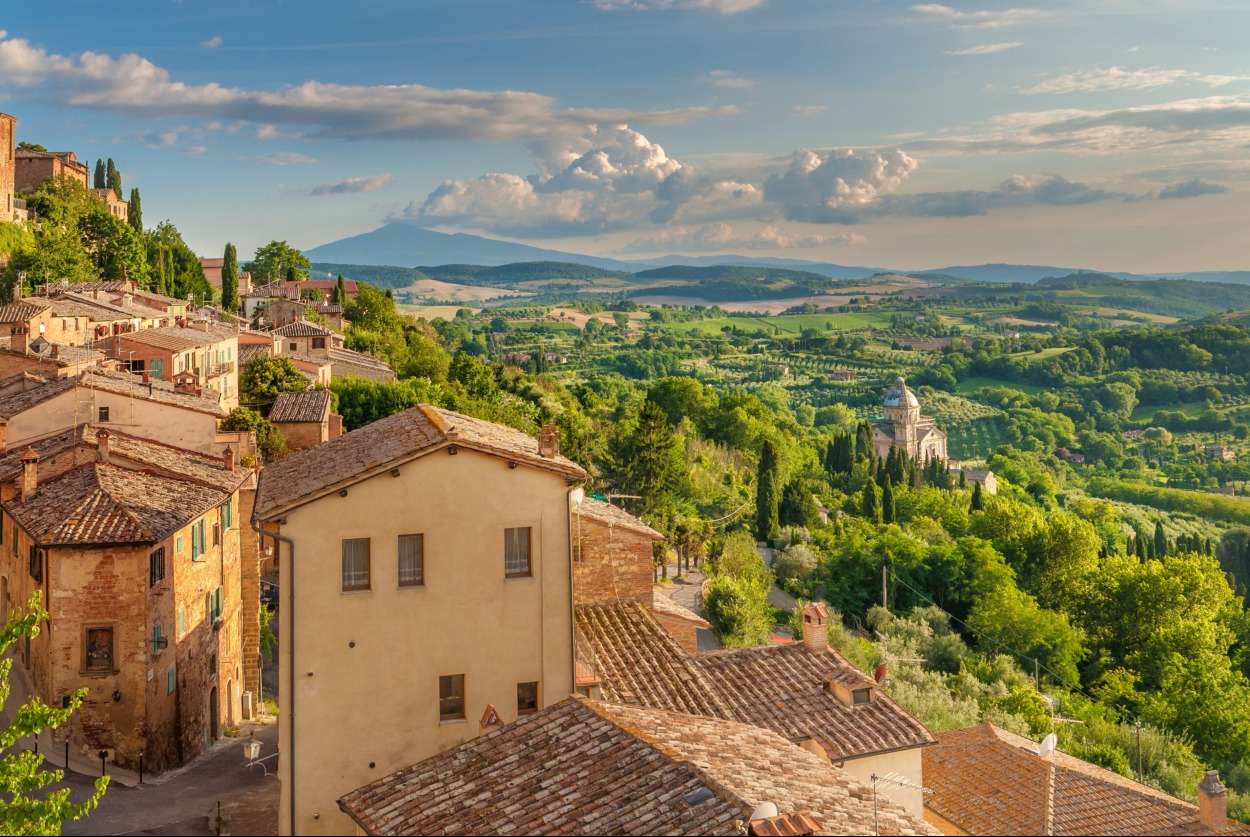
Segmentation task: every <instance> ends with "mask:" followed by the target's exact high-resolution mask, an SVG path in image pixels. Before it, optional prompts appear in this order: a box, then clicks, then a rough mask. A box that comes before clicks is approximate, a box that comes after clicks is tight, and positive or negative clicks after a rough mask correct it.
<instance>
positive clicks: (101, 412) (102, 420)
mask: <svg viewBox="0 0 1250 837" xmlns="http://www.w3.org/2000/svg"><path fill="white" fill-rule="evenodd" d="M96 419H97V423H98V424H108V423H109V408H108V407H98V408H97V412H96Z"/></svg>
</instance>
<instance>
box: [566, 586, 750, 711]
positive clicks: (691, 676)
mask: <svg viewBox="0 0 1250 837" xmlns="http://www.w3.org/2000/svg"><path fill="white" fill-rule="evenodd" d="M573 613H574V616H573V623H574V626H575V627H576V629H577V632H578V633H579V634H580V635H581V637H582V638H583V639H584V640H585V641H586V642H587V643H589V645H590V648H591V650H592V652H593V655H594V656H593V659H591V660H587V661H583V662H588V663H589V664H590V665H591V666H592V667H593V669H594V674H595V676H596V678H598V679H599V680H600V681H601V688H602V689H603V696H604V698H605V699H607V700H610V701H613V702H615V703H623V704H627V705H629V706H645V707H650V708H652V709H671V710H674V711H677V712H685V713H687V714H689V715H710V716H713V717H717V718H732V717H734V716H733V712H732V710H731V709H730V708H729V706H728V705H727V704H726V703H725V702H724V701H723V700H722V699H721V697H720V695H718V694H717V691H716V688H715V687H714V686H713V684H712V683H710V682H709V680H708V678H707V677H706V676H705V675H704V674H703V672H701V671H700V670H699V667H698V666H697V665H695V664H694V663H693V661H692V660H691V659H690V655H689V654H687V653H686V652H685V651H684V650H682V648H681V646H680V645H678V644H677V641H676V640H675V639H673V637H672V636H670V635H669V633H668V631H666V630H664V627H663V626H662V625H660V623H658V622H656V621H655V617H653V616H652V615H651V613H650V612H649V611H648V610H647V608H646V606H645V605H642V604H640V603H638V602H619V603H615V604H587V605H578V606H577V607H575V608H574V611H573Z"/></svg>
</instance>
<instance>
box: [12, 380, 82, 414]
mask: <svg viewBox="0 0 1250 837" xmlns="http://www.w3.org/2000/svg"><path fill="white" fill-rule="evenodd" d="M77 385H78V378H77V377H73V378H56V379H55V380H51V381H48V383H46V384H44V385H43V386H41V387H36V388H35V389H28V390H26V391H25V392H15V393H13V394H12V395H6V396H4V397H3V398H0V418H5V419H9V418H13V416H15V415H17V414H19V413H24V412H26V411H27V410H29V409H30V408H31V407H34V406H35V405H37V404H42V403H43V402H44V401H47V400H48V399H49V398H53V397H55V396H57V395H60V394H61V393H63V392H68V391H69V390H72V389H73V388H74V387H75V386H77Z"/></svg>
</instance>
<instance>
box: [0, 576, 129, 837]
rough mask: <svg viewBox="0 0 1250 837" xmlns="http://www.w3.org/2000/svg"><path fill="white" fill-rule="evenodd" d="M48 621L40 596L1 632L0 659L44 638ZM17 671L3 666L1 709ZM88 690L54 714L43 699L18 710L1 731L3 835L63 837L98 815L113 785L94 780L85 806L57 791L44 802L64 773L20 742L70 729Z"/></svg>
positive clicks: (8, 661) (0, 827)
mask: <svg viewBox="0 0 1250 837" xmlns="http://www.w3.org/2000/svg"><path fill="white" fill-rule="evenodd" d="M47 618H48V613H47V611H45V610H44V609H43V599H42V596H41V594H40V593H39V592H38V591H36V592H35V593H34V594H33V595H32V596H31V597H30V602H29V603H28V605H27V606H26V609H25V610H22V609H20V608H19V609H16V610H14V611H13V613H12V614H11V615H10V616H9V621H8V624H6V625H5V626H4V629H3V631H0V654H3V653H4V652H6V651H7V650H8V649H9V648H10V646H12V645H13V644H14V643H15V642H17V641H18V640H21V639H24V638H29V637H34V636H38V635H39V623H40V622H41V621H43V620H46V619H47ZM12 670H13V658H12V657H10V656H5V657H4V659H2V660H0V704H6V703H7V702H8V699H9V692H10V686H9V674H10V672H12ZM86 696H87V690H86V689H85V688H84V689H79V690H78V691H77V692H75V693H74V694H73V695H71V696H70V698H69V702H68V704H67V705H66V706H65V708H63V709H53V708H52V707H50V706H48V705H47V704H46V703H44V702H43V701H42V700H40V699H39V698H33V699H31V700H28V701H27V702H26V703H24V704H22V706H20V707H18V709H17V711H16V713H15V714H14V716H13V721H12V723H10V724H9V725H8V726H7V727H5V728H4V729H3V730H0V750H2V751H3V752H4V753H5V755H4V756H3V757H0V789H3V791H4V793H3V796H4V799H3V800H0V833H4V834H60V833H61V824H62V823H63V822H64V821H65V820H77V819H81V818H83V817H85V816H87V814H89V813H91V812H92V811H93V810H95V807H96V806H97V805H98V804H99V803H100V798H101V797H102V796H104V791H105V789H106V788H107V787H108V783H109V779H108V777H107V776H101V777H100V778H99V779H96V780H95V790H94V792H93V793H92V794H91V795H90V796H89V797H88V798H87V799H86V800H84V801H83V802H81V803H78V804H74V803H71V802H70V800H69V793H70V789H69V788H61V789H60V790H54V791H51V792H49V793H46V794H43V795H42V796H41V795H40V794H39V793H38V792H39V791H41V790H42V789H43V788H46V787H47V786H48V785H51V784H53V783H56V782H60V781H61V780H62V779H63V778H64V777H65V773H64V771H62V770H41V769H40V765H42V764H43V760H44V759H43V756H42V755H41V754H39V753H37V752H35V751H33V750H27V749H25V748H24V747H21V748H19V747H18V746H17V744H18V742H19V741H20V740H21V739H23V738H26V737H28V736H32V735H38V734H39V733H40V732H41V731H42V730H44V729H56V728H57V727H59V726H60V725H61V724H63V723H65V721H67V720H68V719H69V717H70V716H71V715H72V714H74V712H75V711H77V709H78V708H79V707H80V706H82V702H83V699H84V698H85V697H86Z"/></svg>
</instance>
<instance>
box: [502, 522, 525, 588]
mask: <svg viewBox="0 0 1250 837" xmlns="http://www.w3.org/2000/svg"><path fill="white" fill-rule="evenodd" d="M503 540H504V559H503V566H504V576H505V577H506V578H522V577H525V576H528V575H531V573H530V527H528V526H522V527H519V528H517V529H504V531H503Z"/></svg>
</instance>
